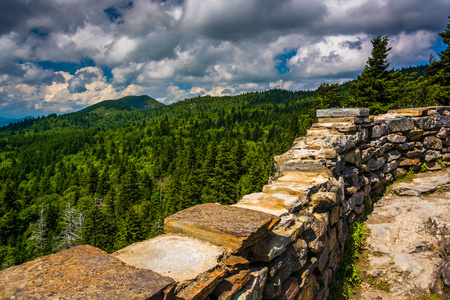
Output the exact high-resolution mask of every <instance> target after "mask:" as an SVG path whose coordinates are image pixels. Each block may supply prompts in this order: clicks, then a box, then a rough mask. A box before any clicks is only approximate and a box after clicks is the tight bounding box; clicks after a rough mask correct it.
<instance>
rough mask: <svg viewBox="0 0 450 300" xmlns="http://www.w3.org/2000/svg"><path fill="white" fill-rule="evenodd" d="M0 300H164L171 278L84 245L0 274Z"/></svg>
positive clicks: (171, 282) (172, 282) (171, 281)
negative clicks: (130, 264) (131, 264)
mask: <svg viewBox="0 0 450 300" xmlns="http://www.w3.org/2000/svg"><path fill="white" fill-rule="evenodd" d="M0 282H1V288H0V299H36V298H39V299H163V297H164V290H165V289H166V288H168V287H170V286H172V285H173V284H174V281H173V279H172V278H169V277H164V276H161V275H159V274H157V273H155V272H153V271H150V270H142V269H138V268H135V267H133V266H129V265H126V264H125V263H123V262H122V261H121V260H119V259H118V258H116V257H114V256H112V255H109V254H107V253H106V252H104V251H102V250H100V249H97V248H94V247H91V246H89V245H83V246H78V247H74V248H71V249H68V250H64V251H61V252H59V253H57V254H53V255H48V256H43V257H40V258H37V259H35V260H33V261H30V262H27V263H25V264H22V265H19V266H15V267H11V268H9V269H6V270H4V271H2V272H0Z"/></svg>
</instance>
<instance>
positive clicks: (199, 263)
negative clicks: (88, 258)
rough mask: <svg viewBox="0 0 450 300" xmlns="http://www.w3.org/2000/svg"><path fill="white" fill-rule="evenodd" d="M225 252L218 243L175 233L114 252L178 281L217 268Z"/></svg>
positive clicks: (123, 259) (133, 264)
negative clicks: (215, 244) (210, 242)
mask: <svg viewBox="0 0 450 300" xmlns="http://www.w3.org/2000/svg"><path fill="white" fill-rule="evenodd" d="M223 254H224V251H223V249H221V248H219V247H217V246H214V245H211V244H209V243H206V242H203V241H200V240H197V239H194V238H190V237H187V236H181V235H174V234H165V235H161V236H157V237H155V238H153V239H149V240H146V241H143V242H140V243H135V244H132V245H130V246H128V247H126V248H123V249H121V250H119V251H117V252H114V253H113V255H114V256H116V257H117V258H119V259H120V260H122V261H124V262H126V263H127V264H129V265H132V266H135V267H137V268H141V269H149V270H153V271H155V272H158V273H159V274H162V275H164V276H169V277H172V278H173V279H175V280H176V281H177V282H182V281H185V280H192V279H195V278H196V277H197V276H198V275H199V274H201V273H203V272H206V271H209V270H211V269H213V268H215V267H216V266H217V264H218V261H219V259H220V258H221V257H222V255H223Z"/></svg>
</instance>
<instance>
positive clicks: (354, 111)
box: [316, 108, 369, 118]
mask: <svg viewBox="0 0 450 300" xmlns="http://www.w3.org/2000/svg"><path fill="white" fill-rule="evenodd" d="M316 116H317V118H330V117H331V118H340V117H368V116H369V109H368V108H331V109H318V110H317V113H316Z"/></svg>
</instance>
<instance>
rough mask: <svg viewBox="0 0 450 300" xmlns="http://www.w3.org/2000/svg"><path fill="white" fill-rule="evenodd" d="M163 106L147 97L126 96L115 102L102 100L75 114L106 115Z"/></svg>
mask: <svg viewBox="0 0 450 300" xmlns="http://www.w3.org/2000/svg"><path fill="white" fill-rule="evenodd" d="M164 106H165V105H164V104H163V103H161V102H159V101H157V100H155V99H153V98H152V97H149V96H147V95H142V96H126V97H123V98H119V99H116V100H104V101H101V102H99V103H96V104H94V105H91V106H88V107H86V108H83V109H82V110H79V111H77V112H76V113H77V114H88V113H98V114H103V115H107V114H109V113H112V112H115V111H124V110H125V111H132V110H153V109H158V108H161V107H164Z"/></svg>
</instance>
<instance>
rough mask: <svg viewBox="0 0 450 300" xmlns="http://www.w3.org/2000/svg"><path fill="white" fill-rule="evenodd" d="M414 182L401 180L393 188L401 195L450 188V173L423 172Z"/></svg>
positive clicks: (417, 194) (416, 194)
mask: <svg viewBox="0 0 450 300" xmlns="http://www.w3.org/2000/svg"><path fill="white" fill-rule="evenodd" d="M416 176H417V178H414V179H413V180H412V182H400V183H398V184H396V185H394V186H393V188H392V190H393V191H394V192H395V193H397V194H399V195H401V196H420V194H428V193H432V192H434V191H437V190H447V191H448V190H450V173H449V172H441V173H438V174H434V173H421V174H417V175H416Z"/></svg>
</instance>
